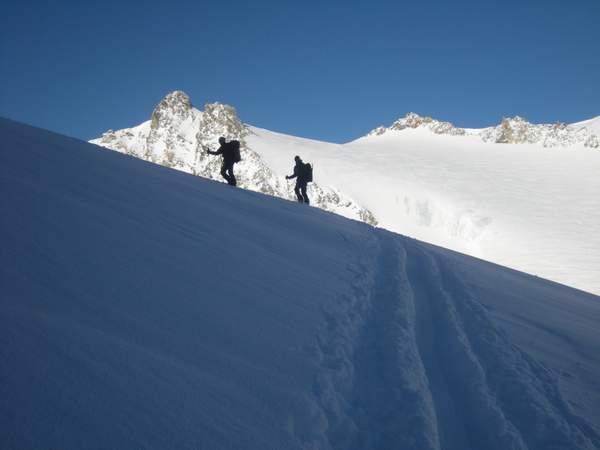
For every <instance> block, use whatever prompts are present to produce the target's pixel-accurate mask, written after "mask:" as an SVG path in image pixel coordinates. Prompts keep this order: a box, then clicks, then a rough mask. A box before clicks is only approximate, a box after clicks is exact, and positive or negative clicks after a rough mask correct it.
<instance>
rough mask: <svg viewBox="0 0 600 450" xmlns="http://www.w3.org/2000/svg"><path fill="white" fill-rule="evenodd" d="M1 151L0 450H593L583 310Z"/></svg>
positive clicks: (79, 156) (425, 262)
mask: <svg viewBox="0 0 600 450" xmlns="http://www.w3.org/2000/svg"><path fill="white" fill-rule="evenodd" d="M254 132H255V133H256V136H255V139H259V138H260V136H259V134H258V133H262V132H261V131H260V130H254ZM265 133H266V132H265ZM0 136H1V139H0V186H1V187H2V196H0V208H1V210H2V212H3V214H2V215H1V216H0V232H1V235H2V237H3V245H2V246H0V294H1V295H0V342H1V345H0V378H1V379H2V383H0V398H2V402H1V403H0V430H1V431H2V432H1V433H0V447H1V448H5V449H20V450H22V449H46V448H47V449H53V448H61V449H82V448H86V449H96V448H97V449H105V448H148V449H154V448H156V449H169V448H177V449H185V448H190V449H192V448H211V449H231V448H245V449H261V450H264V449H279V450H282V449H362V450H369V449H394V448H397V449H415V450H416V449H431V450H441V449H444V450H451V449H457V450H481V449H490V450H493V449H499V450H500V449H502V450H512V449H530V450H534V449H539V450H549V449H561V450H564V449H572V450H577V449H590V450H591V449H595V448H598V447H599V446H600V381H599V380H600V358H599V357H598V355H600V352H599V350H600V349H599V343H600V328H599V327H598V323H600V301H599V300H600V298H599V297H598V296H595V295H593V294H589V293H586V292H583V291H580V290H577V289H573V288H570V287H567V286H564V285H561V284H557V283H554V282H552V281H548V280H545V279H542V278H539V277H536V276H533V275H529V274H525V273H522V272H519V271H515V270H512V269H509V268H506V267H502V266H499V265H496V264H493V263H490V262H486V261H483V260H481V259H477V258H473V257H470V256H467V255H464V254H461V253H457V252H454V251H451V250H448V249H444V248H441V247H438V246H434V245H431V244H427V243H424V242H420V241H417V240H414V239H412V238H409V237H406V236H402V235H399V234H395V233H393V232H390V231H387V230H384V229H381V228H375V227H372V226H370V225H368V224H365V223H364V222H362V221H358V220H351V219H347V218H344V217H342V216H341V215H338V214H332V213H330V212H327V211H323V210H320V209H317V208H310V207H306V206H305V205H300V204H297V203H295V202H290V201H288V200H285V199H280V198H275V197H273V196H269V195H264V194H261V193H258V192H253V191H250V190H245V189H233V188H230V187H229V186H226V185H223V184H222V183H218V182H214V181H211V180H208V179H206V178H203V177H197V176H193V175H191V174H187V173H184V172H182V171H177V170H172V169H170V168H167V167H162V166H160V165H157V164H152V163H148V162H145V161H142V160H140V159H139V158H136V157H133V156H128V155H123V154H120V153H117V152H111V151H106V150H104V149H101V148H99V147H97V146H95V145H92V144H88V143H85V142H82V141H79V140H77V139H73V138H68V137H65V136H61V135H58V134H55V133H52V132H48V131H44V130H40V129H37V128H33V127H30V126H27V125H23V124H19V123H16V122H13V121H10V120H6V119H0ZM274 139H275V137H274ZM287 142H288V144H289V140H288V141H287ZM302 148H305V147H302ZM338 150H339V151H340V152H348V153H351V152H350V151H349V150H347V149H344V148H342V147H340V148H339V149H338ZM273 158H275V157H273ZM283 159H284V158H282V160H283ZM318 167H321V165H320V164H319V166H318ZM322 167H324V168H325V167H327V166H326V165H325V164H324V165H323V166H322Z"/></svg>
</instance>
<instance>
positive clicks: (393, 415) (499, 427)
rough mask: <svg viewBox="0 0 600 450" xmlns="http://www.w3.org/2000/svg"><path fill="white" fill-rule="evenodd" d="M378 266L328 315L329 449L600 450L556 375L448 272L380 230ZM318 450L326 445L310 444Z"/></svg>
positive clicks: (368, 267)
mask: <svg viewBox="0 0 600 450" xmlns="http://www.w3.org/2000/svg"><path fill="white" fill-rule="evenodd" d="M374 234H375V235H376V236H377V240H378V243H377V244H376V245H377V246H378V247H379V256H378V257H377V260H376V261H372V262H370V264H369V263H365V264H364V265H361V266H360V267H357V268H356V276H357V281H356V283H355V285H354V287H353V291H354V294H355V295H354V296H352V297H351V298H350V297H348V298H340V299H339V302H338V305H337V307H338V309H337V310H334V311H331V310H330V311H325V320H326V326H325V327H324V330H323V331H322V333H321V335H320V336H319V343H318V348H319V352H320V359H321V362H322V368H321V370H320V371H319V373H318V375H317V379H316V381H315V395H316V396H317V401H318V403H320V405H321V407H322V409H323V411H324V413H325V416H326V417H327V421H328V424H327V430H326V432H327V442H328V443H329V446H330V447H331V448H333V449H356V450H358V449H362V450H369V449H393V448H398V449H414V450H417V449H421V450H442V449H443V450H468V449H473V450H476V449H489V450H527V449H531V450H533V449H540V450H560V449H573V450H575V449H590V450H593V449H596V448H598V446H600V437H599V436H598V434H597V433H596V432H595V431H594V430H593V429H592V428H591V427H590V426H589V425H588V424H587V423H586V422H585V420H583V419H582V418H580V417H577V416H576V415H575V414H574V413H573V412H572V411H571V409H570V407H569V406H568V404H567V402H566V401H565V400H564V399H563V397H562V395H561V393H560V390H559V387H558V380H557V378H556V376H555V375H554V374H553V373H552V372H551V371H550V370H548V369H547V368H546V367H544V365H543V364H540V363H539V362H537V361H535V360H534V359H533V358H531V357H530V356H528V355H527V354H526V353H524V352H523V351H522V350H520V349H519V348H518V347H517V346H515V345H514V344H512V343H511V342H510V340H509V338H508V337H507V336H506V334H505V333H504V332H503V331H502V330H501V329H499V328H498V327H497V326H496V325H495V324H494V323H493V322H492V321H491V319H490V318H489V317H488V314H487V312H486V310H485V309H484V307H483V306H482V305H481V304H479V303H478V302H477V300H476V299H474V298H473V297H472V295H471V294H470V293H469V291H468V290H467V289H466V287H465V286H464V284H463V283H462V281H461V280H460V279H459V278H458V277H457V276H456V275H455V274H454V272H453V270H452V268H451V267H450V266H449V265H448V264H447V263H446V262H444V261H442V260H441V258H440V257H439V256H434V255H433V254H430V253H428V252H427V250H426V249H425V248H424V247H422V246H421V245H419V244H418V243H416V242H413V241H412V240H410V239H406V238H403V239H399V238H395V237H394V236H393V235H392V234H391V233H388V232H385V231H383V230H375V231H374ZM316 448H321V447H316Z"/></svg>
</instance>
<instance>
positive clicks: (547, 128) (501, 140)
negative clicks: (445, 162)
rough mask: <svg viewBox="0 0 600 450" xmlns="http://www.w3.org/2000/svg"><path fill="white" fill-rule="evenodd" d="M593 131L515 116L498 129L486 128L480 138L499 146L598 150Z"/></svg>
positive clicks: (501, 124)
mask: <svg viewBox="0 0 600 450" xmlns="http://www.w3.org/2000/svg"><path fill="white" fill-rule="evenodd" d="M593 131H594V130H593V128H592V129H588V128H587V127H585V126H584V127H578V126H577V125H567V124H566V123H562V122H556V123H551V124H533V123H531V122H529V121H528V120H527V119H525V118H523V117H520V116H514V117H505V118H503V119H502V122H500V125H498V126H496V127H491V128H486V129H484V130H482V131H481V133H480V136H481V138H482V139H483V141H484V142H495V143H498V144H541V145H543V146H544V147H564V146H569V145H574V144H578V143H579V144H583V145H584V146H586V147H591V148H598V147H600V142H599V140H598V136H596V135H595V134H594V132H593Z"/></svg>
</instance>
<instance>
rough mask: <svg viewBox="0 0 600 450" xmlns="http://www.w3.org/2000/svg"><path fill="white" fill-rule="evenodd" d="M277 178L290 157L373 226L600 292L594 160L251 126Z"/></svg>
mask: <svg viewBox="0 0 600 450" xmlns="http://www.w3.org/2000/svg"><path fill="white" fill-rule="evenodd" d="M251 130H252V131H253V133H252V134H251V135H250V136H248V137H247V142H248V144H249V146H250V147H251V148H253V149H255V150H256V151H257V152H258V153H259V154H260V155H261V157H262V158H263V159H264V161H265V162H266V164H267V165H268V166H269V167H271V168H272V169H273V170H274V171H275V172H276V173H284V172H285V171H286V170H289V166H290V164H291V163H290V161H292V158H293V156H294V154H299V155H300V156H301V157H302V158H303V159H304V160H306V161H311V162H313V163H314V167H315V179H316V180H317V181H319V182H321V183H327V184H328V185H329V186H332V187H334V188H336V189H339V190H340V191H341V192H343V193H345V194H346V195H348V196H349V197H350V198H353V199H355V200H356V202H357V203H358V204H359V205H360V206H361V207H364V208H366V209H368V210H369V211H370V212H371V213H372V214H373V216H374V217H375V218H376V219H377V221H378V224H379V226H381V227H383V228H386V229H389V230H392V231H396V232H400V233H403V234H406V235H409V236H412V237H415V238H417V239H420V240H423V241H426V242H430V243H433V244H436V245H441V246H443V247H446V248H449V249H453V250H456V251H460V252H463V253H467V254H469V255H472V256H476V257H479V258H483V259H486V260H489V261H492V262H495V263H498V264H501V265H505V266H509V267H512V268H514V269H518V270H522V271H525V272H528V273H531V274H534V275H538V276H541V277H544V278H548V279H551V280H554V281H558V282H560V283H564V284H567V285H570V286H574V287H577V288H579V289H583V290H586V291H589V292H593V293H600V233H598V225H599V224H600V197H599V196H598V192H600V178H599V177H598V176H597V175H598V173H600V152H598V151H596V150H593V149H589V148H584V147H577V146H575V147H572V148H569V149H546V148H543V147H540V146H538V145H533V144H519V145H509V144H492V143H482V142H481V141H480V140H479V139H478V138H475V137H474V136H444V135H436V134H433V133H431V132H430V131H429V130H427V129H420V128H418V129H405V130H402V131H395V130H391V131H388V132H386V133H385V134H383V135H380V136H368V137H365V138H362V139H359V140H357V141H354V142H351V143H348V144H345V145H336V144H327V143H321V142H316V141H309V140H306V139H298V138H294V137H291V136H285V135H281V134H278V133H273V132H270V131H268V130H264V129H260V128H256V127H251Z"/></svg>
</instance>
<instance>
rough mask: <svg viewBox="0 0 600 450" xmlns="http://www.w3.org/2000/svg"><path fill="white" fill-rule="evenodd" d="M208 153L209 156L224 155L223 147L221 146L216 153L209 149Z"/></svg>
mask: <svg viewBox="0 0 600 450" xmlns="http://www.w3.org/2000/svg"><path fill="white" fill-rule="evenodd" d="M206 153H208V154H209V155H222V154H223V146H220V147H219V148H218V150H217V151H216V152H213V151H212V150H211V149H210V148H207V150H206Z"/></svg>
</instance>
